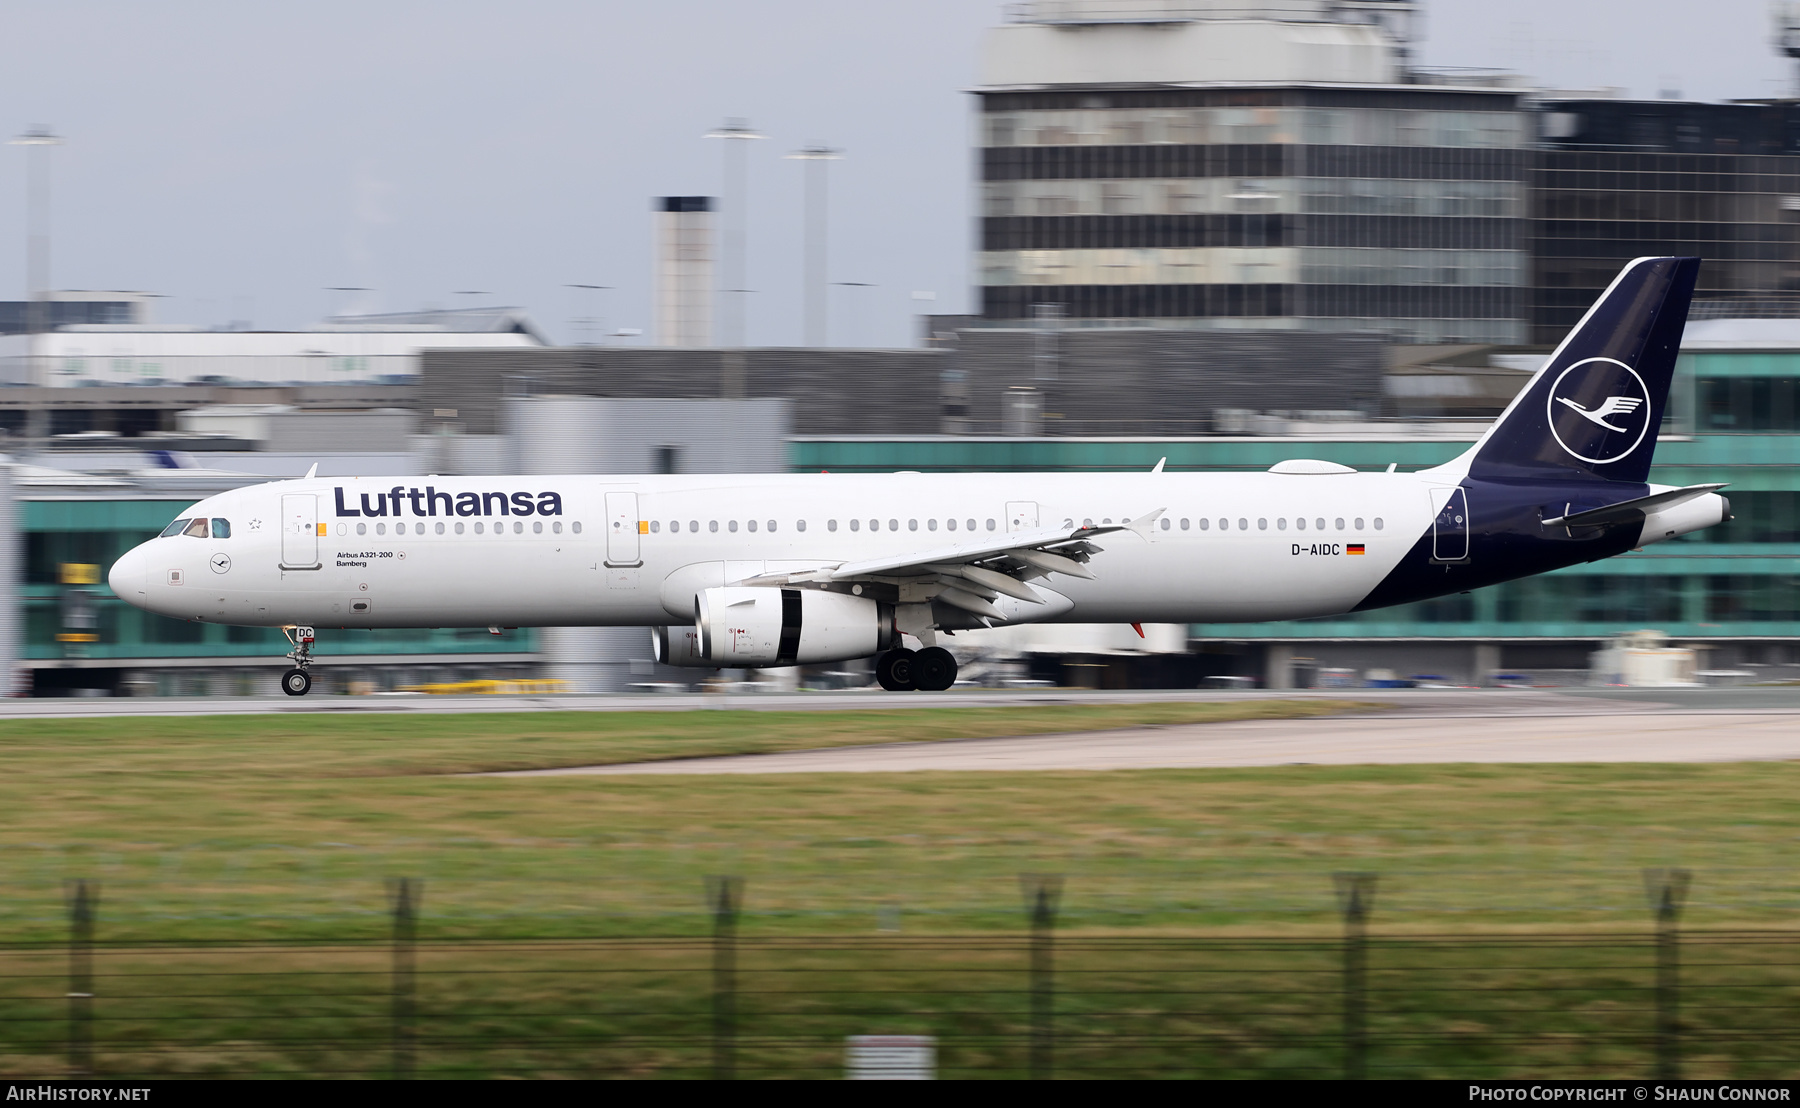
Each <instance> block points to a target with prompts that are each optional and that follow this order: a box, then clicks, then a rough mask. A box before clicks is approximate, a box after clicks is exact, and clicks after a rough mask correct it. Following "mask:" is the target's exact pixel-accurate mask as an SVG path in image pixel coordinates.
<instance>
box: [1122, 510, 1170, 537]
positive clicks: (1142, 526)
mask: <svg viewBox="0 0 1800 1108" xmlns="http://www.w3.org/2000/svg"><path fill="white" fill-rule="evenodd" d="M1168 510H1169V509H1167V508H1158V509H1156V511H1154V512H1151V513H1149V514H1148V515H1144V516H1140V517H1138V518H1137V519H1134V520H1132V521H1131V522H1130V523H1127V524H1126V525H1125V526H1126V528H1127V529H1128V530H1131V531H1135V532H1137V536H1138V537H1139V538H1141V539H1143V540H1144V541H1145V542H1149V541H1150V528H1152V527H1155V526H1156V521H1157V520H1159V519H1161V518H1162V514H1163V513H1164V512H1166V511H1168Z"/></svg>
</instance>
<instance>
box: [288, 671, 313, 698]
mask: <svg viewBox="0 0 1800 1108" xmlns="http://www.w3.org/2000/svg"><path fill="white" fill-rule="evenodd" d="M281 691H282V692H284V693H287V694H288V695H289V696H305V695H306V694H307V693H309V692H311V691H312V674H310V673H308V672H306V671H305V670H303V669H290V670H288V671H287V672H285V673H283V674H282V675H281Z"/></svg>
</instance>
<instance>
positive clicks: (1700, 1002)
mask: <svg viewBox="0 0 1800 1108" xmlns="http://www.w3.org/2000/svg"><path fill="white" fill-rule="evenodd" d="M1645 878H1646V888H1647V891H1648V892H1649V896H1650V905H1651V909H1652V911H1651V914H1650V922H1651V923H1652V926H1649V927H1646V928H1644V929H1642V930H1639V931H1633V932H1623V933H1619V932H1610V933H1596V932H1586V933H1555V934H1545V933H1531V934H1518V933H1507V934H1502V933H1476V934H1468V933H1459V934H1453V935H1424V934H1408V935H1383V934H1380V933H1379V931H1378V930H1377V929H1375V928H1373V927H1372V926H1371V924H1372V920H1373V915H1372V908H1373V904H1374V894H1375V891H1376V882H1375V878H1374V877H1373V876H1372V875H1369V874H1340V875H1338V876H1337V882H1336V885H1337V891H1338V903H1339V907H1340V909H1341V915H1342V924H1343V928H1342V931H1341V933H1340V934H1335V935H1326V936H1301V937H1291V936H1288V937H1284V936H1253V935H1252V936H1247V935H1241V934H1225V935H1207V934H1200V935H1193V934H1156V933H1151V934H1137V935H1130V934H1126V935H1121V934H1104V935H1096V934H1081V933H1059V932H1058V930H1057V927H1056V921H1057V908H1058V902H1059V898H1060V894H1061V888H1062V885H1061V881H1060V879H1058V878H1055V877H1046V876H1029V877H1026V878H1025V879H1023V882H1022V884H1023V891H1024V909H1025V910H1024V913H1023V915H1022V924H1023V926H1022V927H1021V928H1020V930H1019V931H1018V932H1017V933H1015V934H1010V935H1009V934H990V935H933V936H906V937H902V936H900V935H897V934H883V935H875V936H850V937H846V936H816V937H797V938H796V937H781V938H769V937H757V936H751V935H742V934H740V933H739V921H740V913H741V910H742V904H743V896H744V889H743V885H742V883H741V882H740V881H738V880H737V879H735V878H714V879H712V880H710V881H709V882H708V883H707V895H708V898H709V904H710V907H711V923H712V927H711V934H710V935H702V936H695V937H692V938H644V939H631V938H582V937H569V938H537V939H528V940H506V939H491V938H489V939H473V938H471V939H449V940H447V939H434V938H430V937H424V938H421V937H420V935H419V933H418V932H419V927H418V924H419V919H420V907H421V903H422V894H423V891H424V890H423V887H422V885H421V884H420V883H419V882H417V881H416V880H411V879H403V880H395V881H392V882H390V883H389V885H388V906H389V911H390V915H391V922H392V927H391V934H390V936H389V937H388V938H386V939H383V940H378V941H372V940H358V941H342V942H335V941H310V942H306V941H267V942H229V941H218V942H206V941H181V942H148V941H143V942H126V943H108V942H107V941H106V939H105V936H104V928H103V926H102V922H103V912H102V911H101V903H100V890H99V888H98V886H97V885H95V884H94V883H92V882H88V881H75V882H71V883H70V884H69V888H68V912H69V923H70V931H69V938H68V940H67V941H66V942H59V943H16V944H11V945H0V1073H3V1074H5V1075H7V1076H18V1077H54V1076H63V1075H75V1076H97V1077H106V1078H145V1077H159V1076H160V1077H179V1076H194V1077H257V1076H270V1077H297V1076H310V1077H412V1076H419V1077H501V1076H534V1077H640V1078H641V1077H726V1078H729V1077H738V1078H755V1077H812V1078H818V1077H834V1076H841V1075H842V1074H843V1073H844V1070H845V1059H846V1043H847V1042H848V1041H849V1040H850V1039H851V1037H852V1036H869V1035H875V1036H922V1037H928V1039H924V1040H909V1041H913V1042H918V1041H930V1042H932V1043H934V1045H935V1059H934V1069H935V1072H936V1073H937V1075H939V1076H943V1077H1010V1078H1018V1077H1035V1078H1048V1077H1109V1076H1139V1077H1311V1076H1317V1077H1344V1076H1349V1077H1363V1076H1367V1077H1415V1076H1416V1077H1455V1078H1461V1079H1473V1078H1503V1077H1517V1076H1524V1075H1530V1076H1537V1077H1609V1078H1619V1077H1661V1078H1674V1077H1678V1076H1685V1077H1731V1078H1736V1079H1750V1078H1773V1077H1791V1076H1792V1075H1793V1074H1794V1073H1795V1072H1796V1070H1797V1069H1800V1019H1796V1016H1797V1015H1800V932H1777V931H1705V932H1697V931H1688V932H1684V931H1681V930H1680V929H1679V927H1678V923H1679V915H1680V908H1681V904H1682V899H1683V896H1684V894H1685V891H1686V888H1687V874H1686V873H1685V872H1683V871H1679V870H1653V871H1648V872H1647V873H1646V875H1645ZM883 1041H888V1040H883ZM895 1041H897V1040H895Z"/></svg>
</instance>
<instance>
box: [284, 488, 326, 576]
mask: <svg viewBox="0 0 1800 1108" xmlns="http://www.w3.org/2000/svg"><path fill="white" fill-rule="evenodd" d="M319 531H320V527H319V498H318V497H317V496H315V495H314V494H312V493H310V492H307V493H284V494H283V495H282V497H281V568H282V569H318V568H319Z"/></svg>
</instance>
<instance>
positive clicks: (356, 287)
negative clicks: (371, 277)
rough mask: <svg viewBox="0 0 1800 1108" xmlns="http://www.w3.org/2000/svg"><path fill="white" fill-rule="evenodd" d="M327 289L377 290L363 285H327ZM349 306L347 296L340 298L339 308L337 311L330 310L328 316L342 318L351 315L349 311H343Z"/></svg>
mask: <svg viewBox="0 0 1800 1108" xmlns="http://www.w3.org/2000/svg"><path fill="white" fill-rule="evenodd" d="M325 291H326V292H374V291H375V290H374V289H370V288H364V287H363V286H361V285H326V286H325ZM348 306H349V300H348V299H347V298H346V299H343V300H340V301H339V302H338V308H339V310H338V311H335V312H328V313H327V318H335V319H342V318H344V317H346V316H347V315H349V313H348V312H345V311H343V310H342V309H343V308H345V307H348Z"/></svg>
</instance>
